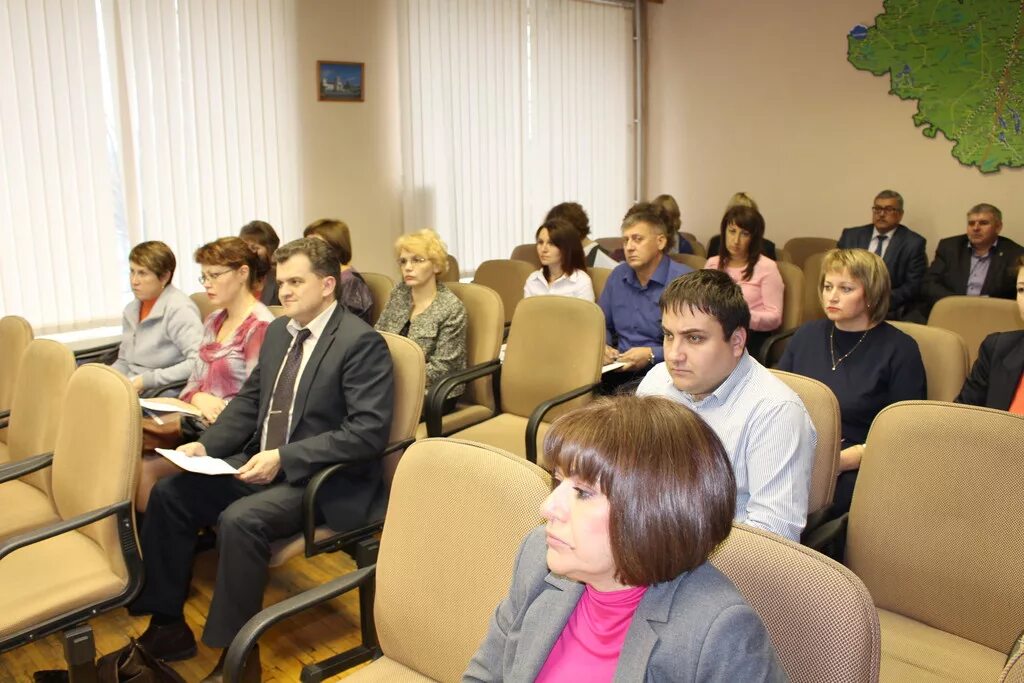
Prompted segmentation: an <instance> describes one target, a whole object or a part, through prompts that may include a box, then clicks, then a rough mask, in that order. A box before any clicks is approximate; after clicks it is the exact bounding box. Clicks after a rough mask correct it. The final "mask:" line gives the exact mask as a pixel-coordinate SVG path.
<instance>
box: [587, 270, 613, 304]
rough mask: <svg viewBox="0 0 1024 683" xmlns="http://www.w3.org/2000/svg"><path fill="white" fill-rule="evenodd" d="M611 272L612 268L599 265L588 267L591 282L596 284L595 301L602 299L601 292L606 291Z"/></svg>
mask: <svg viewBox="0 0 1024 683" xmlns="http://www.w3.org/2000/svg"><path fill="white" fill-rule="evenodd" d="M611 274H612V269H611V268H600V267H598V266H593V267H591V268H587V275H589V276H590V283H591V284H592V285H593V286H594V301H598V300H600V298H601V292H603V291H604V286H605V285H606V284H608V276H609V275H611Z"/></svg>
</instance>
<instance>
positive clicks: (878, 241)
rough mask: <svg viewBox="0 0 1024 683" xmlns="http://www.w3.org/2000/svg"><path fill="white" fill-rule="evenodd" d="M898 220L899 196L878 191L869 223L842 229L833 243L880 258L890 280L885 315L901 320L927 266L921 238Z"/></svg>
mask: <svg viewBox="0 0 1024 683" xmlns="http://www.w3.org/2000/svg"><path fill="white" fill-rule="evenodd" d="M901 220H903V197H902V195H900V193H899V192H895V191H894V190H882V191H881V192H879V193H878V195H877V196H876V197H875V203H874V205H872V207H871V223H870V224H869V225H862V226H859V227H856V228H846V229H845V230H843V234H842V235H841V236H840V237H839V243H838V244H837V246H838V247H839V248H840V249H867V250H868V251H871V252H874V253H876V254H878V255H879V256H881V257H882V260H883V261H885V265H886V267H887V268H888V269H889V279H890V280H891V281H892V297H891V298H890V303H889V317H890V318H896V319H902V318H903V317H904V316H905V315H906V314H907V313H908V312H909V311H910V310H911V309H912V308H913V307H914V305H915V304H916V302H917V299H918V296H919V294H920V290H921V281H922V280H923V279H924V273H925V270H927V269H928V257H927V255H926V254H925V246H926V241H925V238H924V237H922V236H921V235H919V234H917V233H916V232H914V231H913V230H911V229H910V228H908V227H907V226H905V225H903V224H901V223H900V221H901Z"/></svg>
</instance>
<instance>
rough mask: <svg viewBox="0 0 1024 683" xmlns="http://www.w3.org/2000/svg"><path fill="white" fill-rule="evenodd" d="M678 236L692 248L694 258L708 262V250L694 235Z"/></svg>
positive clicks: (684, 233)
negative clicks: (683, 238)
mask: <svg viewBox="0 0 1024 683" xmlns="http://www.w3.org/2000/svg"><path fill="white" fill-rule="evenodd" d="M679 234H681V235H682V236H683V237H685V238H686V241H687V242H689V243H690V246H691V247H693V255H694V256H699V257H701V258H703V259H704V260H705V261H707V260H708V250H707V248H706V247H705V246H704V245H703V244H702V243H701V241H700V240H699V239H697V236H696V235H694V234H693V233H692V232H681V233H679ZM619 246H620V247H621V246H622V245H621V244H620V245H619ZM701 267H703V266H701Z"/></svg>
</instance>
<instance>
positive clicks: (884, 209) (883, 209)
mask: <svg viewBox="0 0 1024 683" xmlns="http://www.w3.org/2000/svg"><path fill="white" fill-rule="evenodd" d="M902 210H903V209H901V208H899V207H898V206H872V207H871V213H890V214H892V213H899V212H900V211H902Z"/></svg>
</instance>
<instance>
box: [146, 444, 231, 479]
mask: <svg viewBox="0 0 1024 683" xmlns="http://www.w3.org/2000/svg"><path fill="white" fill-rule="evenodd" d="M156 452H157V453H159V454H160V455H162V456H164V457H165V458H167V459H168V460H170V461H171V462H173V463H174V464H175V465H177V466H178V467H180V468H181V469H183V470H188V471H189V472H196V473H197V474H235V473H237V472H238V470H236V469H235V468H234V467H232V466H231V465H229V464H228V463H227V462H226V461H224V460H221V459H220V458H211V457H210V456H208V455H196V456H189V455H185V454H184V453H182V452H181V451H172V450H170V449H168V448H157V449H156Z"/></svg>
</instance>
